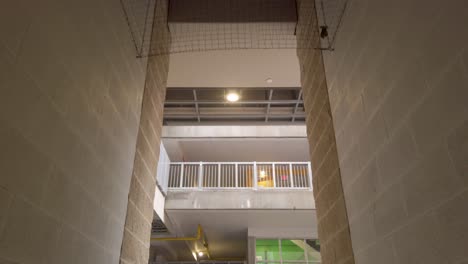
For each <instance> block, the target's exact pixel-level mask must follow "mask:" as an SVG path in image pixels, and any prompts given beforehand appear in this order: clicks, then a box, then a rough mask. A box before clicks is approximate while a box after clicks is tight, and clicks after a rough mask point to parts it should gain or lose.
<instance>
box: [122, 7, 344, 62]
mask: <svg viewBox="0 0 468 264" xmlns="http://www.w3.org/2000/svg"><path fill="white" fill-rule="evenodd" d="M347 1H348V0H121V4H122V8H123V10H124V13H125V15H126V19H127V22H128V25H129V28H130V32H131V35H132V38H133V41H134V43H135V49H136V52H137V55H138V56H139V57H145V56H154V55H161V54H168V53H180V52H194V51H210V50H229V49H328V50H332V49H333V45H334V42H335V39H336V35H337V33H338V32H339V27H340V25H341V23H342V17H343V15H344V12H345V10H346V6H347Z"/></svg>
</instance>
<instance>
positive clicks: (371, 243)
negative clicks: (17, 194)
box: [323, 0, 468, 264]
mask: <svg viewBox="0 0 468 264" xmlns="http://www.w3.org/2000/svg"><path fill="white" fill-rule="evenodd" d="M467 18H468V5H467V3H466V1H461V0H460V1H458V0H449V1H443V2H440V1H433V0H430V1H422V0H411V1H404V0H396V1H385V0H356V1H354V0H353V1H350V6H349V7H348V10H347V13H346V16H345V18H344V20H343V26H342V28H341V30H340V33H339V34H338V38H337V42H336V47H335V48H336V49H335V51H334V52H324V53H323V54H324V62H325V70H326V77H327V83H328V92H329V100H330V104H331V112H332V116H333V123H334V130H335V135H336V139H337V150H338V156H339V164H340V168H341V179H342V184H343V188H344V192H345V201H346V207H347V211H348V217H349V222H350V230H351V238H352V245H353V250H354V255H355V260H356V263H359V264H367V263H369V264H371V263H372V264H373V263H402V264H404V263H408V264H409V263H454V264H455V263H467V262H468V251H467V250H466V249H467V245H468V236H467V235H466V234H468V169H467V168H468V165H467V164H468V163H467V161H468V31H467V30H466V24H467V22H468V21H467Z"/></svg>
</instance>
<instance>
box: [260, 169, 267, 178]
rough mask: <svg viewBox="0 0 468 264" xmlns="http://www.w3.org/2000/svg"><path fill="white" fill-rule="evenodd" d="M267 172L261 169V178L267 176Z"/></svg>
mask: <svg viewBox="0 0 468 264" xmlns="http://www.w3.org/2000/svg"><path fill="white" fill-rule="evenodd" d="M265 176H266V173H265V171H264V170H262V171H260V178H265Z"/></svg>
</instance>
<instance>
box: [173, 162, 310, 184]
mask: <svg viewBox="0 0 468 264" xmlns="http://www.w3.org/2000/svg"><path fill="white" fill-rule="evenodd" d="M168 187H169V190H174V189H312V170H311V165H310V162H172V163H171V164H170V169H169V184H168Z"/></svg>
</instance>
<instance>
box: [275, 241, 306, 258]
mask: <svg viewBox="0 0 468 264" xmlns="http://www.w3.org/2000/svg"><path fill="white" fill-rule="evenodd" d="M304 246H305V243H304V240H288V239H284V240H281V251H282V253H283V261H288V260H294V261H301V260H304V261H305V254H304Z"/></svg>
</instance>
